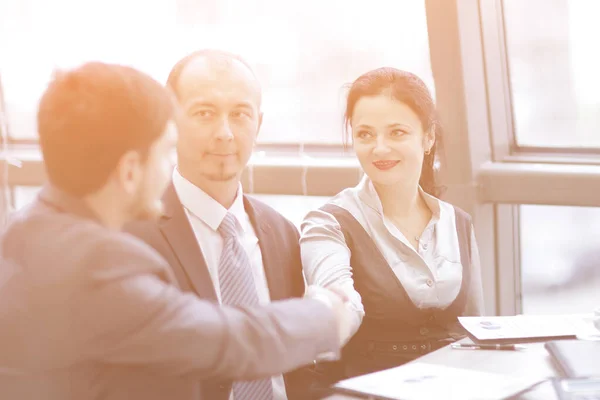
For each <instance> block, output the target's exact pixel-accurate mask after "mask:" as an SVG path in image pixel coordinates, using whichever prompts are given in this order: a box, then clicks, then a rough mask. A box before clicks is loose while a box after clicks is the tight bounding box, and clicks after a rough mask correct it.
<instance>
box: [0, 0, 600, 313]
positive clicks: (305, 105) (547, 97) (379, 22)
mask: <svg viewBox="0 0 600 400" xmlns="http://www.w3.org/2000/svg"><path fill="white" fill-rule="evenodd" d="M599 15H600V2H598V1H597V0H504V1H501V0H481V1H478V0H464V1H461V0H437V1H436V0H371V1H369V2H366V1H360V0H325V1H323V0H304V1H302V2H299V1H282V0H254V1H247V0H196V1H194V0H154V1H152V2H147V1H144V2H142V1H141V0H139V1H138V0H119V1H117V0H104V1H88V0H51V1H48V0H0V100H1V102H0V112H1V116H2V118H1V121H2V127H3V129H2V134H3V144H4V149H3V153H2V154H3V160H5V161H6V160H8V161H9V162H4V164H3V174H2V183H3V189H4V192H3V195H4V197H3V199H4V204H3V206H4V210H3V211H4V215H6V214H7V213H9V212H11V211H12V210H15V209H19V208H21V207H23V206H25V205H26V204H27V203H29V202H30V201H31V200H32V199H33V197H34V196H35V194H36V193H37V191H38V190H39V187H40V185H41V184H42V183H43V181H44V174H43V165H41V162H40V156H39V151H38V149H37V143H36V142H37V139H36V126H35V113H36V107H37V101H38V99H39V97H40V95H41V93H42V91H43V90H44V88H45V85H46V84H47V82H48V80H49V78H50V77H51V74H52V71H53V70H55V69H56V68H68V67H73V66H76V65H78V64H81V63H83V62H85V61H88V60H102V61H107V62H115V63H121V64H126V65H131V66H133V67H136V68H139V69H141V70H143V71H145V72H147V73H149V74H151V75H152V76H154V77H155V78H156V79H158V80H159V81H161V82H165V81H166V77H167V75H168V73H169V71H170V69H171V67H172V66H173V65H174V64H175V62H176V61H177V60H178V59H179V58H181V57H183V56H184V55H186V54H187V53H189V52H191V51H194V50H197V49H200V48H207V47H209V48H221V49H225V50H229V51H233V52H236V53H239V54H240V55H242V56H243V57H245V58H246V59H247V60H248V61H249V62H250V63H251V64H252V65H253V67H254V68H255V70H256V72H257V74H258V76H259V79H260V81H261V83H262V85H263V90H264V95H263V98H264V104H263V108H264V109H263V111H264V113H265V119H264V124H263V128H262V130H261V133H260V136H259V141H260V146H259V149H258V151H257V153H256V154H255V155H254V157H253V161H252V163H251V165H250V167H249V169H248V171H247V174H246V180H245V186H246V188H247V190H248V191H251V192H254V193H255V194H256V195H257V196H258V197H260V198H262V199H263V200H265V201H266V202H267V203H269V204H271V205H272V206H273V207H275V208H276V209H278V210H279V211H281V212H282V213H283V214H284V215H285V216H287V217H288V218H289V219H290V220H292V221H293V222H294V223H296V224H299V223H300V221H301V220H302V217H303V216H304V215H305V214H306V212H307V211H308V210H310V209H312V208H316V207H318V206H320V205H321V204H322V203H324V202H325V201H326V200H327V198H328V197H329V196H332V195H334V194H335V193H337V192H338V191H340V190H341V189H343V188H344V187H347V186H349V185H353V184H355V183H356V181H357V180H358V177H359V175H360V171H359V170H358V167H357V164H356V162H355V161H354V159H353V158H352V155H351V154H350V153H349V152H348V151H344V149H343V148H342V115H343V103H344V96H345V85H346V84H348V83H350V82H352V81H353V80H354V79H356V78H357V77H358V76H359V75H360V74H362V73H364V72H366V71H367V70H369V69H373V68H377V67H381V66H393V67H397V68H401V69H405V70H409V71H411V72H414V73H416V74H418V75H419V76H420V77H421V78H422V79H423V80H424V81H425V82H426V84H427V85H428V86H429V88H430V90H431V91H432V93H433V94H434V95H435V97H436V99H437V103H438V107H439V109H440V113H441V115H442V120H443V122H444V123H445V127H446V137H445V138H444V141H445V143H446V145H445V148H446V154H445V159H444V161H445V163H444V165H445V167H446V170H447V171H448V172H446V175H445V176H446V178H447V179H446V180H445V183H446V184H447V185H448V187H449V190H448V198H447V199H448V200H449V201H452V202H453V203H455V204H457V205H459V206H461V207H462V208H464V209H466V210H467V211H469V212H470V213H471V214H472V215H473V216H474V221H475V226H476V232H477V235H478V241H479V242H480V243H479V245H480V252H481V253H482V261H483V268H484V285H485V289H486V303H487V304H486V306H487V311H488V313H489V314H498V315H501V314H515V313H562V312H588V311H591V309H593V308H595V307H598V306H600V208H599V207H600V167H599V165H600V162H599V158H598V156H599V155H600V74H599V73H598V71H600V54H599V52H600V50H599V47H598V45H597V38H598V37H600V24H598V22H597V19H598V16H599ZM11 162H12V164H14V165H11ZM19 165H20V166H19ZM289 177H291V178H289ZM288 178H289V179H288Z"/></svg>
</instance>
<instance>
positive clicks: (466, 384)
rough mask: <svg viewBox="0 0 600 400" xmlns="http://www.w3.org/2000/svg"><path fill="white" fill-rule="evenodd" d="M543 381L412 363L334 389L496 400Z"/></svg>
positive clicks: (405, 399) (422, 398) (423, 398)
mask: <svg viewBox="0 0 600 400" xmlns="http://www.w3.org/2000/svg"><path fill="white" fill-rule="evenodd" d="M542 380H543V379H535V378H533V379H532V378H524V377H514V376H507V375H500V374H493V373H488V372H480V371H472V370H467V369H461V368H453V367H445V366H443V365H435V364H427V363H420V362H412V363H408V364H405V365H402V366H400V367H396V368H392V369H387V370H385V371H379V372H374V373H372V374H368V375H362V376H358V377H355V378H351V379H346V380H344V381H341V382H338V383H337V384H336V385H335V387H336V388H341V389H345V390H349V391H352V392H356V393H362V394H368V395H371V396H376V397H380V398H385V399H394V400H413V399H415V400H416V399H418V400H429V399H432V400H439V399H444V400H458V399H460V400H497V399H504V398H506V397H510V396H513V395H515V394H517V393H519V392H522V391H524V390H526V389H528V388H530V387H531V386H533V385H535V384H536V383H539V382H541V381H542Z"/></svg>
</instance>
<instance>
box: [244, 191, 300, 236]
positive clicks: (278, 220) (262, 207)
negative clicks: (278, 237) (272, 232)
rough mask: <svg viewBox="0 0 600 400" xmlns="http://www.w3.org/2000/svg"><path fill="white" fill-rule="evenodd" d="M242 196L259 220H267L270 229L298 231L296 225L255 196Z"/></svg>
mask: <svg viewBox="0 0 600 400" xmlns="http://www.w3.org/2000/svg"><path fill="white" fill-rule="evenodd" d="M244 198H245V199H246V201H248V203H249V204H250V206H251V207H252V208H253V212H254V214H255V216H256V218H257V219H260V222H261V223H262V222H267V223H268V225H269V227H270V228H271V229H277V230H284V231H287V232H295V233H297V232H298V229H297V228H296V226H295V225H294V224H293V223H292V222H291V221H290V220H288V219H287V218H286V217H284V216H283V215H281V213H280V212H279V211H277V210H275V209H274V208H273V207H271V206H269V205H267V204H266V203H264V202H263V201H261V200H258V199H257V198H255V197H252V196H249V195H244Z"/></svg>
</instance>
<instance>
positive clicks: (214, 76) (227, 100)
mask: <svg viewBox="0 0 600 400" xmlns="http://www.w3.org/2000/svg"><path fill="white" fill-rule="evenodd" d="M168 85H169V86H170V87H171V89H172V90H173V91H174V92H175V93H176V95H177V99H178V101H179V104H180V106H181V107H180V110H181V111H182V113H181V115H180V118H179V119H178V128H179V141H178V144H177V155H178V157H177V159H178V170H179V172H180V173H181V174H182V175H183V176H184V177H185V178H186V179H188V180H189V181H190V182H192V183H193V184H195V185H196V186H198V187H200V188H201V189H203V190H204V191H205V192H206V193H209V195H210V196H213V198H218V197H220V195H219V194H218V192H220V190H221V189H222V188H223V187H225V188H227V190H226V191H231V193H230V194H232V193H233V194H235V192H236V190H237V184H238V183H239V179H240V177H241V174H242V172H243V170H244V168H245V166H246V164H247V163H248V160H249V159H250V155H251V154H252V149H253V148H254V144H255V142H256V138H257V135H258V132H259V130H260V126H261V124H262V112H261V110H260V102H261V89H260V85H259V83H258V79H256V76H255V75H254V72H253V71H252V69H251V68H250V67H249V66H248V64H247V63H246V62H245V61H244V60H242V59H241V58H240V57H238V56H235V55H233V54H229V53H224V52H221V51H215V50H210V51H208V50H203V51H201V52H197V53H193V54H191V55H189V56H188V57H186V58H184V59H183V60H181V61H180V62H179V63H177V65H176V66H175V67H174V68H173V71H171V74H170V76H169V80H168ZM218 201H219V200H218ZM227 207H229V206H227Z"/></svg>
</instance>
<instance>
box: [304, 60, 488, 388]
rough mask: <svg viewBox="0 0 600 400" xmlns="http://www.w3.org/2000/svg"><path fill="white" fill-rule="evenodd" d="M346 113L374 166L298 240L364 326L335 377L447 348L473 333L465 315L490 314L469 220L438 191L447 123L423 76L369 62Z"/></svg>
mask: <svg viewBox="0 0 600 400" xmlns="http://www.w3.org/2000/svg"><path fill="white" fill-rule="evenodd" d="M345 122H346V123H345V125H346V132H347V135H346V136H347V138H346V140H347V141H348V139H350V138H351V141H352V146H353V148H354V151H355V153H356V156H357V157H358V160H359V162H360V164H361V166H362V169H363V170H364V172H365V176H364V178H363V179H362V180H361V182H360V183H359V184H358V186H356V187H354V188H350V189H346V190H344V191H342V192H341V193H339V194H338V195H336V196H335V197H334V198H333V199H331V200H330V201H329V202H328V203H327V204H326V205H325V206H323V207H321V208H320V209H318V210H315V211H311V212H310V213H309V214H308V215H307V216H306V217H305V219H304V221H303V223H302V227H301V230H302V236H301V241H300V243H301V250H302V262H303V265H304V272H305V275H306V279H307V281H308V283H309V284H313V285H320V286H329V285H332V284H336V285H338V286H341V287H343V288H344V290H345V291H346V293H347V295H348V296H349V297H350V299H351V305H352V310H351V313H352V315H353V318H354V320H353V327H352V333H355V334H354V336H353V337H352V338H351V339H350V341H349V342H348V344H347V345H346V346H345V348H344V351H343V356H342V360H341V362H340V363H338V364H337V365H336V367H337V368H336V369H335V371H336V372H335V373H334V374H332V376H330V378H331V379H333V380H337V379H340V378H344V377H349V376H355V375H359V374H363V373H368V372H372V371H376V370H381V369H385V368H390V367H394V366H397V365H400V364H403V363H405V362H407V361H410V360H413V359H415V358H417V357H419V356H421V355H423V354H425V353H428V352H430V351H433V350H435V349H438V348H440V347H443V346H444V345H446V344H448V342H449V341H453V340H456V339H457V338H460V337H463V335H464V332H463V331H462V330H461V329H460V326H459V324H458V322H457V316H461V315H481V314H482V312H483V293H482V284H481V271H480V265H479V254H478V251H477V245H476V242H475V236H474V233H473V227H472V224H471V219H470V217H469V216H468V215H467V214H466V213H465V212H464V211H462V210H460V209H458V208H456V207H454V206H452V205H451V204H448V203H446V202H444V201H441V200H439V199H438V198H437V197H438V196H439V193H438V186H437V184H436V181H435V178H436V170H435V160H436V148H437V146H438V144H439V141H440V133H441V127H440V125H439V122H438V118H437V115H436V110H435V105H434V103H433V100H432V98H431V95H430V93H429V91H428V89H427V87H426V86H425V84H424V83H423V82H422V81H421V79H419V78H418V77H417V76H415V75H413V74H411V73H408V72H404V71H399V70H396V69H393V68H380V69H376V70H373V71H369V72H367V73H366V74H364V75H362V76H360V77H359V78H358V79H357V80H356V81H355V82H354V83H353V84H352V86H351V87H350V91H349V94H348V99H347V105H346V113H345ZM361 322H362V323H361ZM331 371H333V370H332V369H330V372H331Z"/></svg>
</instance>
